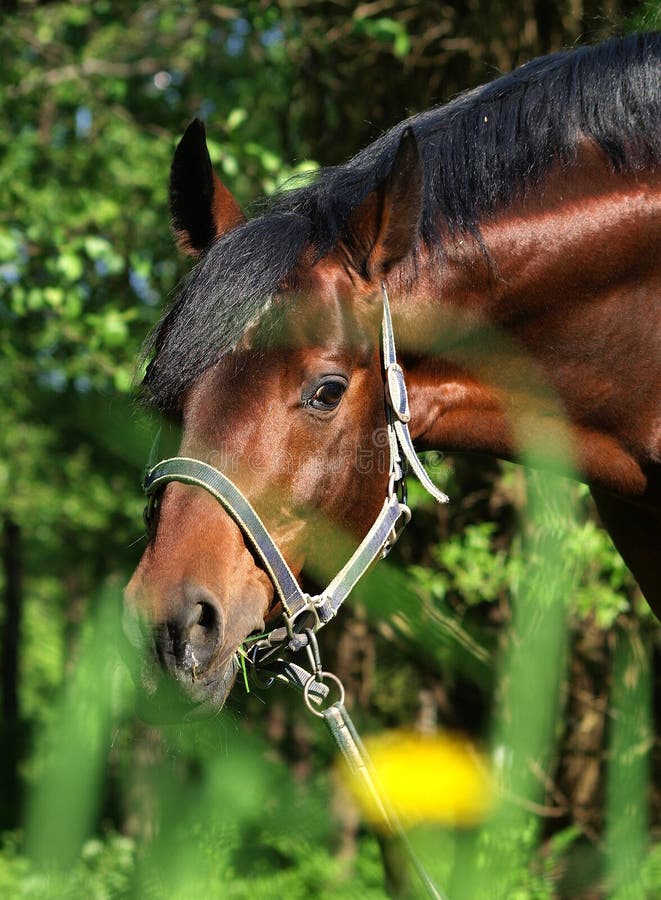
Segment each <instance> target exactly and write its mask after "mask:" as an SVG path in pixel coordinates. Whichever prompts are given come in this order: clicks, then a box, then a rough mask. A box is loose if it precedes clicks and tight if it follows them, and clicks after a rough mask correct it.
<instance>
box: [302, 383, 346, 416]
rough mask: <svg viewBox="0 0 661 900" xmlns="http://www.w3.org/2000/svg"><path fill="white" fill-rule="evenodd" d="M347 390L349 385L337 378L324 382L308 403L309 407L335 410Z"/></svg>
mask: <svg viewBox="0 0 661 900" xmlns="http://www.w3.org/2000/svg"><path fill="white" fill-rule="evenodd" d="M346 389H347V385H346V383H345V382H344V381H339V380H338V379H335V378H333V379H329V380H328V381H324V382H323V384H320V385H319V387H318V388H317V389H316V391H315V392H314V394H312V396H311V397H310V399H309V400H308V401H307V405H308V406H311V407H312V408H313V409H321V410H330V409H335V407H336V406H337V405H338V404H339V402H340V400H341V399H342V397H343V395H344V392H345V391H346Z"/></svg>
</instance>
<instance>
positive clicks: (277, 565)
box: [143, 285, 448, 662]
mask: <svg viewBox="0 0 661 900" xmlns="http://www.w3.org/2000/svg"><path fill="white" fill-rule="evenodd" d="M382 292H383V325H382V343H383V366H384V372H385V386H384V389H385V396H386V401H387V403H386V420H387V431H388V443H389V448H390V467H389V476H390V477H389V479H388V495H387V497H386V498H385V500H384V503H383V506H382V508H381V511H380V512H379V514H378V515H377V517H376V519H375V521H374V524H373V525H372V527H371V528H370V530H369V531H368V532H367V534H366V535H365V537H364V538H363V540H362V541H361V542H360V544H359V545H358V547H357V548H356V550H355V551H354V552H353V554H352V555H351V557H350V558H349V559H348V560H347V562H346V563H345V564H344V566H343V567H342V568H341V569H340V571H339V572H338V573H337V575H336V576H335V578H333V580H332V581H331V582H330V584H329V585H328V587H327V588H326V589H325V590H324V591H322V593H320V594H317V595H315V596H310V594H307V593H305V592H304V591H303V590H302V589H301V587H300V585H299V583H298V581H297V579H296V577H295V576H294V574H293V572H292V571H291V569H290V568H289V565H288V564H287V561H286V560H285V558H284V556H283V555H282V553H281V552H280V550H279V549H278V547H277V545H276V544H275V542H274V541H273V539H272V537H271V535H270V534H269V532H268V530H267V528H266V526H265V525H264V523H263V522H262V520H261V519H260V517H259V515H258V514H257V512H256V511H255V509H254V508H253V506H252V505H251V503H250V501H249V500H248V499H247V498H246V497H245V496H244V494H243V493H242V492H241V491H240V490H239V488H238V487H237V486H236V485H235V484H234V483H233V482H232V481H230V479H229V478H227V476H226V475H223V473H222V472H220V471H219V470H218V469H215V468H214V467H213V466H210V465H208V464H207V463H204V462H202V461H201V460H198V459H189V458H187V457H181V456H177V457H173V458H172V459H166V460H163V461H162V462H159V463H157V464H156V465H155V466H154V467H153V468H151V469H150V470H149V471H148V472H147V475H146V476H145V480H144V485H143V486H144V491H145V494H146V496H147V499H148V505H147V518H149V517H150V515H151V513H152V511H153V507H154V504H155V502H156V498H157V496H158V494H159V492H160V491H161V489H162V488H163V487H164V486H165V485H166V484H168V483H169V482H171V481H178V482H181V483H182V484H190V485H195V486H196V487H201V488H203V489H204V490H205V491H207V492H208V493H209V494H211V496H212V497H214V498H215V499H216V500H217V501H218V502H219V503H220V505H221V506H222V507H223V509H224V510H225V512H227V513H228V515H229V516H231V518H232V519H233V520H234V522H236V524H237V525H238V527H239V528H240V529H241V532H242V533H243V535H244V537H245V538H246V539H247V540H248V541H249V542H250V544H251V546H252V547H253V549H254V551H255V553H256V554H257V556H258V558H259V560H260V561H261V563H262V565H263V566H264V569H265V571H266V572H267V574H268V576H269V578H270V579H271V581H272V582H273V586H274V588H275V591H276V594H277V596H278V599H279V600H280V602H281V604H282V617H283V619H284V626H282V627H280V628H275V629H274V630H273V631H271V632H270V633H269V634H268V635H267V636H266V637H264V638H262V639H260V640H259V641H258V642H257V643H256V644H255V647H254V650H253V658H254V659H255V660H256V661H257V659H258V660H259V662H263V661H265V660H266V659H267V658H268V657H271V656H272V655H273V654H275V653H277V652H281V651H282V650H283V649H286V650H291V651H295V650H299V649H300V648H301V647H304V646H306V645H307V644H308V641H309V638H308V632H309V630H312V632H316V631H318V630H319V629H320V628H321V627H322V626H323V625H325V624H326V622H329V621H330V620H331V619H332V618H333V617H334V616H335V615H336V613H337V611H338V610H339V608H340V606H341V605H342V603H343V602H344V600H346V598H347V597H348V596H349V594H350V593H351V591H352V590H353V588H354V587H355V585H356V584H357V583H358V581H359V580H360V579H361V578H362V576H363V575H364V574H365V573H366V572H367V570H368V569H369V568H370V567H371V565H372V564H373V563H374V562H375V561H376V560H377V559H379V558H380V557H383V556H386V555H387V553H388V552H389V551H390V548H391V547H392V546H393V544H394V543H395V541H396V540H397V538H398V537H399V534H400V533H401V531H402V529H403V528H404V526H405V525H406V524H407V523H408V522H409V520H410V518H411V510H410V509H409V507H408V506H407V505H406V502H405V501H404V500H403V499H402V500H400V496H402V497H404V496H405V476H406V466H407V464H408V466H409V467H410V469H411V470H412V471H413V472H414V473H415V475H416V476H417V478H418V479H419V480H420V482H421V484H422V485H423V487H424V488H425V489H426V490H427V491H428V492H429V493H430V494H431V495H432V496H433V497H434V498H435V499H436V500H438V501H439V502H440V503H447V502H448V497H447V496H446V495H445V494H444V493H442V491H439V489H438V488H437V487H436V486H435V485H434V484H433V482H432V481H431V479H430V478H429V475H428V474H427V472H426V471H425V469H424V467H423V466H422V464H421V463H420V460H419V459H418V457H417V456H416V453H415V449H414V447H413V442H412V440H411V435H410V433H409V429H408V424H407V423H408V421H409V419H410V417H411V416H410V411H409V403H408V397H407V394H406V383H405V381H404V373H403V371H402V369H401V367H400V366H399V364H398V363H397V354H396V351H395V339H394V335H393V329H392V319H391V316H390V305H389V302H388V294H387V292H386V289H385V285H383V286H382Z"/></svg>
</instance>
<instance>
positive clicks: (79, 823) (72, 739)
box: [26, 588, 128, 873]
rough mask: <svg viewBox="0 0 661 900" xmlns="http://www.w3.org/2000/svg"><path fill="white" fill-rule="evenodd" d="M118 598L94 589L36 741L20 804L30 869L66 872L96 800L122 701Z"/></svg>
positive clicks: (87, 828)
mask: <svg viewBox="0 0 661 900" xmlns="http://www.w3.org/2000/svg"><path fill="white" fill-rule="evenodd" d="M120 610H121V597H120V595H119V591H118V590H117V589H115V588H113V589H108V590H105V591H102V592H101V593H100V595H99V596H98V598H97V600H96V610H95V613H94V614H93V615H92V616H91V617H90V620H89V622H88V624H87V627H86V628H85V629H84V631H83V633H82V636H81V643H80V647H79V656H78V659H77V661H76V664H75V667H74V668H73V670H72V672H71V675H70V677H69V678H68V680H67V681H66V683H65V685H64V688H63V690H62V694H61V696H60V698H59V700H58V701H57V710H56V713H55V715H54V717H53V719H52V723H51V725H50V726H49V727H48V728H47V730H46V733H45V734H44V735H43V736H42V741H41V748H40V753H39V756H40V757H41V760H42V763H41V768H42V771H41V773H40V777H39V778H38V780H37V783H36V785H35V787H34V788H33V791H32V794H31V796H30V798H29V802H28V812H27V824H26V850H27V853H28V855H29V856H31V857H32V858H33V860H34V862H35V863H36V864H37V865H38V866H44V867H47V868H48V869H50V870H54V871H56V872H57V871H58V870H59V871H60V872H62V873H66V872H67V870H68V869H69V867H70V866H72V865H73V863H74V862H75V860H76V859H77V858H78V856H79V853H80V848H81V845H82V843H83V841H84V840H85V838H86V837H87V836H88V834H89V833H90V830H91V828H92V826H93V824H94V819H95V816H96V814H97V810H98V807H99V804H100V802H101V798H102V784H103V778H104V770H105V765H106V761H107V758H108V753H109V751H110V747H111V743H112V729H113V719H114V714H115V711H116V706H117V704H118V701H119V704H120V705H121V703H122V697H123V699H124V701H126V699H127V691H128V685H127V682H126V677H127V673H126V671H125V670H124V669H123V668H119V667H118V665H117V663H118V658H117V650H116V648H117V647H118V645H119V632H120V627H121V624H120Z"/></svg>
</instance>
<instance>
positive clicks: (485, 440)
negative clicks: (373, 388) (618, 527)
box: [394, 150, 661, 494]
mask: <svg viewBox="0 0 661 900" xmlns="http://www.w3.org/2000/svg"><path fill="white" fill-rule="evenodd" d="M660 211H661V191H660V189H659V177H658V175H657V177H656V181H654V178H653V176H652V175H649V176H645V175H644V174H639V175H638V177H633V176H631V175H614V174H613V173H612V172H610V170H608V169H607V167H606V165H605V163H604V162H603V161H602V160H601V159H600V158H599V156H598V154H597V153H595V152H594V151H589V150H588V151H585V152H584V153H583V155H582V157H581V161H580V163H579V164H577V165H576V166H575V167H573V168H571V169H565V170H564V171H559V172H556V173H555V174H554V175H553V176H551V177H549V178H548V179H547V180H546V182H545V183H544V185H543V186H542V187H540V189H539V190H537V191H536V192H535V194H534V195H532V196H531V197H529V198H528V199H526V200H525V201H522V202H520V203H518V204H513V205H512V206H510V207H509V208H508V209H507V210H504V211H502V212H501V213H499V214H498V215H495V216H493V217H492V219H491V220H490V221H488V222H486V223H485V224H483V226H482V228H481V235H482V238H483V241H484V246H485V247H486V248H487V250H488V258H487V256H486V254H485V252H484V248H482V247H480V245H479V243H478V242H477V241H475V240H474V239H473V238H470V237H465V238H463V239H448V240H446V241H445V242H444V252H443V255H442V257H441V258H440V261H439V258H438V257H436V258H434V257H432V256H431V255H430V256H428V257H424V258H423V259H422V260H421V264H420V265H419V277H418V278H417V280H416V282H415V285H414V288H413V290H412V291H407V294H408V296H407V299H406V301H402V303H401V304H398V303H397V302H395V304H394V316H395V326H396V332H397V333H398V335H401V338H400V344H401V346H402V348H403V360H404V364H405V368H406V369H407V378H408V382H409V385H410V389H409V390H410V395H411V408H412V412H413V426H414V428H413V430H414V431H415V436H416V438H417V439H418V442H419V444H420V446H424V447H436V448H446V449H457V450H476V451H483V452H487V453H492V454H495V455H498V456H502V457H506V458H513V457H516V456H518V455H519V454H520V451H521V448H522V446H523V445H525V447H526V449H527V452H528V454H532V456H533V457H534V458H536V459H538V460H539V461H540V462H541V463H542V464H544V462H545V459H546V457H547V456H548V454H549V452H550V450H551V449H552V450H553V452H554V453H555V452H556V450H555V448H556V447H557V446H564V447H565V448H567V446H568V441H569V442H570V443H571V444H572V445H573V451H571V452H572V454H573V460H574V463H573V464H574V465H576V467H577V469H578V473H579V475H581V476H582V477H584V478H586V479H587V480H589V481H592V482H593V483H597V484H602V485H604V486H607V487H610V488H614V489H616V490H619V491H621V492H623V493H627V494H639V493H640V492H641V491H643V490H644V488H645V476H644V475H643V473H642V468H644V467H645V465H646V463H647V462H648V461H649V459H650V458H653V456H654V452H655V449H656V450H658V451H659V452H661V447H659V448H656V445H655V442H656V443H657V444H658V442H659V433H660V432H661V427H660V423H659V418H658V417H659V412H658V410H659V386H660V384H661V362H660V354H659V342H660V340H661V316H660V313H659V304H658V299H657V298H658V296H659V285H660V283H661V243H660V238H659V228H658V223H659V213H660ZM554 434H555V438H554ZM566 453H567V454H569V453H570V451H569V450H567V451H566ZM641 467H642V468H641Z"/></svg>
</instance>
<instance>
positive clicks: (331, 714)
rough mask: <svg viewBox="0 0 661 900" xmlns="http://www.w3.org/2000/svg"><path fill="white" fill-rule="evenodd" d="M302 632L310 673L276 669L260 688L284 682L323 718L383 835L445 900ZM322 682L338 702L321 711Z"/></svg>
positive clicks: (313, 642) (311, 638)
mask: <svg viewBox="0 0 661 900" xmlns="http://www.w3.org/2000/svg"><path fill="white" fill-rule="evenodd" d="M304 633H305V634H306V636H307V638H308V642H307V644H306V647H305V650H306V652H307V655H308V659H309V660H310V664H311V668H312V669H313V671H312V672H308V671H307V670H306V669H303V668H302V667H301V666H296V671H295V672H293V671H289V670H280V671H278V672H277V673H276V672H275V671H274V670H273V671H272V676H271V680H270V682H268V683H264V682H262V683H261V685H260V686H261V687H270V686H271V684H272V683H273V681H274V680H275V679H276V678H277V679H278V680H280V681H284V682H285V683H286V684H288V685H289V686H290V687H295V688H297V689H298V690H299V691H300V690H302V692H303V701H304V703H305V705H306V707H307V708H308V710H309V711H310V712H311V713H312V715H314V716H316V717H317V718H318V719H323V720H324V722H325V723H326V726H327V727H328V730H329V731H330V733H331V735H332V737H333V740H334V741H335V743H336V744H337V746H338V748H339V750H340V752H341V754H342V756H343V758H344V761H345V763H346V765H347V768H348V770H349V773H350V775H351V776H352V777H353V778H354V779H356V780H357V781H358V782H360V784H361V785H362V786H363V787H364V789H365V791H366V792H367V795H368V796H369V797H370V799H371V800H372V802H373V804H374V808H375V809H376V811H377V812H378V817H379V819H380V822H381V825H382V826H383V827H384V828H385V830H386V832H387V833H388V834H389V835H390V836H391V837H394V838H396V839H397V840H398V841H399V842H400V844H401V845H402V847H403V848H404V851H405V852H406V855H407V856H408V858H409V861H410V863H411V865H412V866H413V868H414V869H415V872H416V874H417V876H418V878H419V879H420V881H421V883H422V885H423V887H424V889H425V891H426V892H427V894H428V896H429V897H432V898H434V900H447V898H446V896H445V895H444V894H442V893H441V891H440V890H439V889H438V888H437V887H436V885H435V884H434V882H433V881H432V879H431V877H430V875H429V873H428V872H427V870H426V869H425V867H424V865H423V863H422V862H421V860H420V858H419V857H418V855H417V853H416V852H415V850H414V849H413V846H412V845H411V842H410V841H409V839H408V837H407V834H406V831H405V830H404V827H403V826H402V823H401V821H400V819H399V816H398V815H397V813H396V812H395V810H394V809H393V807H392V806H391V804H390V803H389V801H388V799H387V797H386V795H385V792H384V790H383V788H382V787H381V785H380V784H379V780H378V776H377V774H376V772H375V770H374V766H373V765H372V762H371V760H370V758H369V754H368V753H367V750H366V749H365V745H364V744H363V742H362V740H361V739H360V735H359V734H358V731H357V730H356V726H355V725H354V723H353V721H352V719H351V716H350V715H349V712H348V710H347V708H346V706H345V705H344V697H345V692H344V685H343V684H342V681H341V680H340V679H339V678H338V677H337V675H335V674H334V673H333V672H328V671H326V670H324V668H323V667H322V665H321V656H320V654H319V645H318V644H317V637H316V635H315V633H314V631H313V630H312V629H306V631H305V632H304ZM253 672H254V669H253ZM304 675H307V679H306V680H305V681H303V676H304ZM326 681H330V682H332V683H333V684H334V685H335V687H336V688H337V690H338V691H339V695H340V696H339V700H336V701H335V702H334V703H332V704H331V705H330V706H327V707H326V708H325V709H321V708H320V707H321V704H322V703H323V702H324V701H325V700H326V699H328V695H329V693H330V690H329V687H328V685H327V684H325V683H324V682H326Z"/></svg>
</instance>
